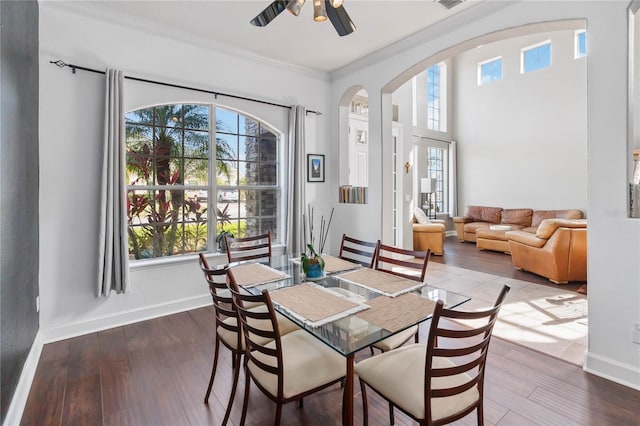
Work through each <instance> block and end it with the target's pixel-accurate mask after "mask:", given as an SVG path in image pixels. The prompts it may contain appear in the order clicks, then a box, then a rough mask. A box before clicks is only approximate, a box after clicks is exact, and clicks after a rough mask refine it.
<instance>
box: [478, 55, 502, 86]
mask: <svg viewBox="0 0 640 426" xmlns="http://www.w3.org/2000/svg"><path fill="white" fill-rule="evenodd" d="M495 61H500V71H501V72H500V78H499V79H498V80H490V81H487V82H486V83H483V81H482V66H483V65H486V64H490V63H491V62H495ZM502 65H503V61H502V56H496V57H494V58H491V59H487V60H486V61H482V62H478V86H483V85H485V84H490V83H494V82H496V81H501V80H502V77H503V71H504V69H503V67H502Z"/></svg>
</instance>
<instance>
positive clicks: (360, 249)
mask: <svg viewBox="0 0 640 426" xmlns="http://www.w3.org/2000/svg"><path fill="white" fill-rule="evenodd" d="M377 248H378V244H377V243H372V242H369V241H362V240H357V239H355V238H352V237H349V236H347V234H342V243H340V254H339V255H338V257H339V258H340V259H344V260H349V261H351V262H356V263H359V264H361V265H362V266H366V267H367V268H373V261H374V259H375V258H376V250H377Z"/></svg>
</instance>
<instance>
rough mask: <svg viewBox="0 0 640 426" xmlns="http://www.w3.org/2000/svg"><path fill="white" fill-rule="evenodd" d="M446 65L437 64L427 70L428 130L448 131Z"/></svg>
mask: <svg viewBox="0 0 640 426" xmlns="http://www.w3.org/2000/svg"><path fill="white" fill-rule="evenodd" d="M445 69H446V68H445V65H444V63H440V64H436V65H433V66H431V67H429V68H428V69H427V128H428V129H431V130H437V131H441V132H444V131H446V125H445V124H446V123H445V120H444V111H445V102H444V100H445V99H444V98H445V92H444V90H445V88H446V87H445V84H444V82H445V79H444V75H445Z"/></svg>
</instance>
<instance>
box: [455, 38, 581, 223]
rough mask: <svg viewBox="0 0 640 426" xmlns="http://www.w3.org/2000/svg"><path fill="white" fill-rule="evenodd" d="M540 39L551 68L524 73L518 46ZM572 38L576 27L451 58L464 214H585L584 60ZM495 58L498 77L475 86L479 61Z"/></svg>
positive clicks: (460, 199) (497, 43) (460, 193)
mask: <svg viewBox="0 0 640 426" xmlns="http://www.w3.org/2000/svg"><path fill="white" fill-rule="evenodd" d="M545 40H551V66H550V67H549V68H545V69H542V70H537V71H534V72H530V73H526V74H521V73H520V49H521V48H524V47H528V46H530V45H533V44H536V43H539V42H543V41H545ZM573 41H574V31H573V30H568V31H554V32H550V33H549V32H547V33H538V34H532V35H526V36H521V37H514V38H510V39H508V40H505V41H500V42H495V43H491V44H488V45H483V46H481V47H478V48H475V49H471V50H468V51H466V52H464V53H461V54H459V55H456V57H455V60H454V64H455V65H454V89H453V95H454V100H453V104H454V105H453V108H454V116H455V118H456V121H455V127H454V139H455V140H457V141H458V171H459V173H460V174H459V181H458V183H459V193H458V202H459V205H460V206H461V208H462V209H464V208H465V207H466V206H468V205H488V206H499V207H505V208H521V207H528V208H533V209H536V210H543V209H544V210H551V209H581V210H583V211H584V210H585V208H586V205H587V179H586V176H587V134H586V133H587V73H586V71H587V64H586V61H587V59H586V58H579V59H574V44H573ZM497 56H502V80H500V81H495V82H491V83H488V84H484V85H480V86H479V85H478V83H477V81H478V78H477V69H478V63H479V62H482V61H486V60H488V59H492V58H495V57H497ZM462 211H464V210H462ZM462 211H461V213H462Z"/></svg>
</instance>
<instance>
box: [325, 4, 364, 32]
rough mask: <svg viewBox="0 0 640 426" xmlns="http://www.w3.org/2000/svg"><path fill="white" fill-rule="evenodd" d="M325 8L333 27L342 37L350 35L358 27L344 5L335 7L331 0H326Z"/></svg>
mask: <svg viewBox="0 0 640 426" xmlns="http://www.w3.org/2000/svg"><path fill="white" fill-rule="evenodd" d="M324 2H325V8H326V10H327V17H328V18H329V20H330V21H331V23H332V24H333V27H334V28H335V29H336V31H337V32H338V35H339V36H340V37H344V36H346V35H349V34H351V33H352V32H353V30H355V29H356V26H355V25H354V24H353V22H351V18H350V17H349V14H348V13H347V11H346V10H344V6H340V7H337V8H334V7H333V6H332V5H331V1H330V0H324Z"/></svg>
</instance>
